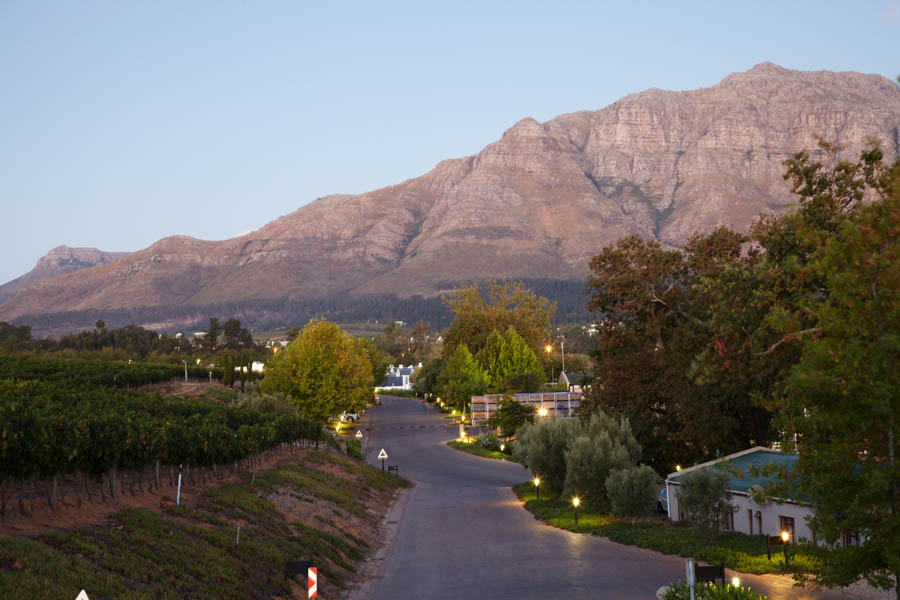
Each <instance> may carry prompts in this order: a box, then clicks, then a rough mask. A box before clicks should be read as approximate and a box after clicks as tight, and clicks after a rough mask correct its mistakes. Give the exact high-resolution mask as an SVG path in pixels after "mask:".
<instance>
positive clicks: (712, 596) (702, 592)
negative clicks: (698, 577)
mask: <svg viewBox="0 0 900 600" xmlns="http://www.w3.org/2000/svg"><path fill="white" fill-rule="evenodd" d="M690 597H691V591H690V588H688V585H687V583H685V582H681V583H678V584H676V585H671V586H669V589H668V591H667V592H666V593H665V594H664V595H663V600H690ZM694 597H695V598H696V600H768V596H760V595H758V594H754V593H753V591H751V590H750V588H748V587H734V586H732V585H726V586H721V585H715V584H712V583H698V584H697V585H695V586H694Z"/></svg>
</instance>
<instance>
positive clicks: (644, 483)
mask: <svg viewBox="0 0 900 600" xmlns="http://www.w3.org/2000/svg"><path fill="white" fill-rule="evenodd" d="M657 479H658V476H657V474H656V471H654V470H653V469H652V468H650V467H648V466H647V465H643V466H640V467H630V468H628V469H620V470H617V471H613V472H611V473H610V474H609V477H607V478H606V493H607V495H608V496H609V501H610V506H611V507H612V513H613V514H614V515H616V516H617V517H632V519H633V518H634V517H643V516H645V515H647V514H648V513H650V511H652V510H653V505H654V501H655V500H656V481H657ZM633 523H634V521H633V520H632V524H633Z"/></svg>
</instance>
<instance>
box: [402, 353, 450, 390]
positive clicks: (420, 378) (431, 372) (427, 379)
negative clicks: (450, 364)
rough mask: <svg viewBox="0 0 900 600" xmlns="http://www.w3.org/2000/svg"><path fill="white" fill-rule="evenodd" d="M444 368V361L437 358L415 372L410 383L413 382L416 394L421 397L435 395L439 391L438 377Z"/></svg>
mask: <svg viewBox="0 0 900 600" xmlns="http://www.w3.org/2000/svg"><path fill="white" fill-rule="evenodd" d="M443 368H444V360H443V359H442V358H435V359H434V360H430V361H428V362H427V363H425V364H424V365H422V368H421V369H416V370H415V371H413V374H412V376H411V377H410V381H412V382H413V388H414V389H415V391H416V393H417V394H419V395H421V396H424V395H425V394H432V393H434V392H435V391H436V390H437V384H438V376H439V375H440V374H441V370H443Z"/></svg>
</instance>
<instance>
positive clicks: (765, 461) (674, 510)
mask: <svg viewBox="0 0 900 600" xmlns="http://www.w3.org/2000/svg"><path fill="white" fill-rule="evenodd" d="M797 458H798V456H797V455H796V454H782V453H781V452H780V451H778V450H772V449H770V448H763V447H762V446H757V447H755V448H750V449H749V450H744V451H743V452H737V453H735V454H730V455H728V456H725V457H723V458H720V459H717V460H713V461H710V462H706V463H703V464H700V465H696V466H693V467H690V468H687V469H684V470H682V471H677V472H675V473H670V474H669V476H668V477H667V478H666V491H667V493H668V497H669V518H670V519H672V520H673V521H680V520H682V519H684V518H685V511H684V507H683V506H681V504H680V503H679V501H678V489H679V486H680V485H681V481H682V480H683V478H684V476H685V475H686V474H687V473H690V472H691V471H696V470H698V469H709V468H716V465H719V466H721V467H723V468H724V471H725V473H727V474H728V478H729V489H730V491H731V506H732V512H730V513H727V514H725V515H722V521H721V528H722V529H723V530H725V531H737V532H740V533H746V534H750V535H759V534H765V535H773V536H777V535H781V532H782V531H787V532H788V534H789V535H790V541H791V542H792V543H794V542H797V541H798V540H804V539H805V540H809V541H815V539H816V538H815V535H814V534H813V532H812V531H810V529H809V525H808V523H807V518H808V517H811V516H812V515H813V514H814V513H815V508H814V507H813V506H812V505H810V504H808V503H804V502H800V501H797V500H794V499H778V502H776V501H774V500H768V501H760V502H756V501H754V500H753V498H752V495H751V490H760V491H761V490H762V489H763V488H765V487H767V486H768V485H769V484H770V483H772V480H773V477H774V476H764V475H754V474H753V472H751V467H754V468H758V469H762V468H763V467H766V466H767V465H775V466H778V467H784V468H786V469H787V470H791V469H792V468H793V466H794V463H796V462H797ZM854 541H855V542H856V544H858V543H859V542H858V535H857V536H856V537H855V538H854V536H853V535H852V534H851V535H849V536H845V540H844V543H851V544H852V543H854Z"/></svg>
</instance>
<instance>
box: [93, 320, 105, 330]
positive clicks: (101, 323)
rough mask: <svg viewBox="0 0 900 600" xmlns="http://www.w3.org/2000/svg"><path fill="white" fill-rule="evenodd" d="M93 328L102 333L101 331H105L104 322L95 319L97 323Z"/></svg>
mask: <svg viewBox="0 0 900 600" xmlns="http://www.w3.org/2000/svg"><path fill="white" fill-rule="evenodd" d="M94 327H96V328H97V329H99V330H101V331H102V330H103V329H106V321H104V320H103V319H97V322H96V323H94Z"/></svg>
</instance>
